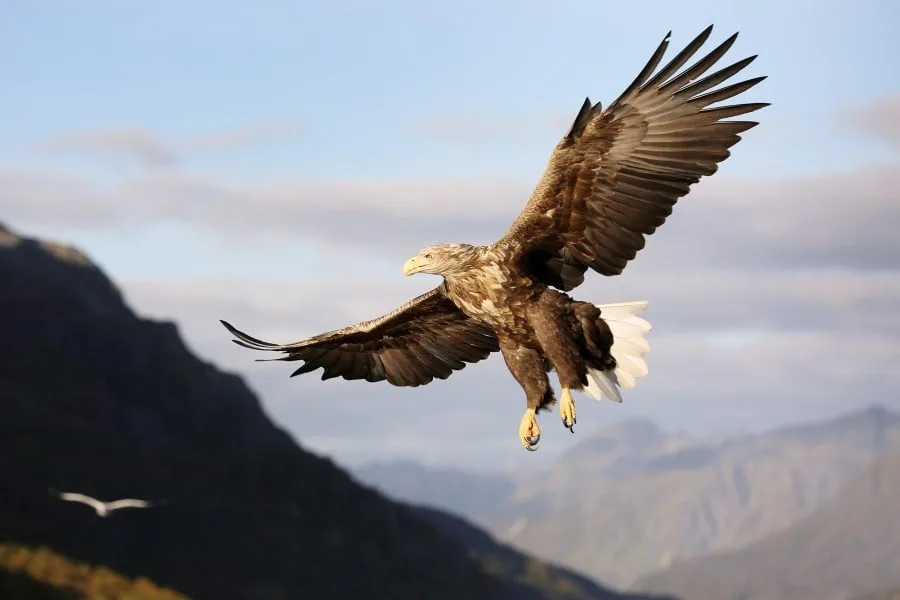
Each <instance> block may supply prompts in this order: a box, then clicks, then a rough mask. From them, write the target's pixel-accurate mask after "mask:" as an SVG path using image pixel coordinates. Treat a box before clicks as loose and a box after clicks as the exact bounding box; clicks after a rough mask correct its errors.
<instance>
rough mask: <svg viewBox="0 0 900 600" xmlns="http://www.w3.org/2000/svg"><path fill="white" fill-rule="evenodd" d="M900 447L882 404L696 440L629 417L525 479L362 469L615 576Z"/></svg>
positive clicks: (744, 523) (845, 476)
mask: <svg viewBox="0 0 900 600" xmlns="http://www.w3.org/2000/svg"><path fill="white" fill-rule="evenodd" d="M897 448H900V416H898V415H897V414H894V413H892V412H889V411H887V410H885V409H884V408H881V407H879V406H872V407H870V408H868V409H866V410H863V411H859V412H854V413H850V414H846V415H844V416H842V417H839V418H836V419H832V420H828V421H823V422H818V423H810V424H806V425H802V426H793V427H786V428H781V429H777V430H774V431H771V432H767V433H761V434H754V435H739V436H725V437H719V438H695V437H690V436H687V435H684V434H670V433H667V432H665V431H662V430H661V429H659V428H658V427H657V426H655V425H654V424H653V423H651V422H649V421H643V420H638V421H629V422H626V423H623V424H622V425H619V426H616V427H613V428H610V429H607V430H604V431H601V432H599V433H597V434H596V435H593V436H591V437H589V438H587V439H585V440H584V441H583V442H581V443H580V444H578V445H577V446H575V447H573V448H572V449H571V451H570V452H569V453H568V454H567V455H565V456H563V457H562V458H561V459H560V461H561V462H562V461H565V464H566V465H567V468H565V469H555V468H553V467H551V468H550V469H548V470H547V471H546V472H543V473H538V474H532V475H531V476H529V477H528V478H524V479H523V478H518V477H517V476H516V475H515V474H497V475H496V476H491V475H489V474H478V475H470V476H467V474H465V473H462V472H452V473H448V472H447V471H445V470H440V469H426V468H424V467H421V466H419V465H412V464H409V463H395V464H378V465H368V466H364V467H361V468H359V469H357V470H356V473H357V476H358V477H360V478H361V479H362V480H364V481H367V482H369V483H371V484H373V485H375V486H377V487H378V488H379V489H382V490H384V491H385V492H386V493H388V494H390V495H391V496H393V497H396V498H402V499H404V500H407V501H412V502H420V503H427V504H432V505H434V506H439V507H441V508H443V509H446V510H451V511H456V512H459V513H461V514H465V515H467V516H468V517H469V518H471V519H473V520H474V521H476V522H478V523H480V524H482V525H484V526H485V527H487V528H489V529H490V530H492V531H493V532H494V533H495V534H496V535H498V536H499V537H501V538H503V539H506V540H508V541H509V542H510V543H512V544H513V545H515V546H517V547H520V548H528V549H529V550H530V551H532V552H536V553H538V554H539V555H540V556H541V557H543V558H546V559H550V560H553V561H557V562H559V563H561V564H564V565H566V566H569V567H571V568H574V569H577V570H579V571H582V572H584V573H588V574H590V575H592V576H594V577H595V578H598V579H600V580H603V581H608V582H611V583H613V584H616V585H629V584H631V583H633V582H635V581H636V580H637V578H638V577H640V576H641V575H642V574H646V573H648V572H651V571H654V570H656V569H658V568H661V567H665V566H667V565H668V564H669V563H670V562H671V561H672V560H674V559H678V558H687V557H692V556H702V555H706V554H709V553H712V552H716V551H723V550H728V549H736V548H741V547H743V546H746V545H747V544H749V543H751V542H753V541H755V540H758V539H760V538H764V537H765V536H767V535H769V534H771V533H773V532H777V531H779V530H781V529H783V528H785V527H788V526H790V525H791V524H793V523H796V522H798V520H799V519H801V518H803V517H805V516H807V515H809V514H810V513H812V512H813V511H815V510H816V509H818V508H819V507H822V506H823V505H825V504H827V503H828V502H830V501H831V500H832V499H833V498H834V497H835V495H836V494H837V493H838V491H839V490H840V489H841V487H842V486H843V485H844V484H845V483H846V482H847V481H848V480H849V479H850V478H852V477H853V476H855V475H857V474H859V473H860V472H861V471H862V470H864V469H865V468H866V467H867V466H868V465H869V464H870V463H871V462H872V461H873V460H874V459H875V458H876V457H878V456H880V455H882V454H884V453H886V452H888V451H889V450H891V449H897Z"/></svg>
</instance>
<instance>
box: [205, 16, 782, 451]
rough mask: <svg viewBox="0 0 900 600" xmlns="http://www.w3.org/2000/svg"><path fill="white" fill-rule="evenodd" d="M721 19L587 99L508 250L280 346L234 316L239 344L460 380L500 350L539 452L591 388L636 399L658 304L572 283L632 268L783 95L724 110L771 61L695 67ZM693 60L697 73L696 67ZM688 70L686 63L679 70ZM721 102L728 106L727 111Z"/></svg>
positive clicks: (450, 268)
mask: <svg viewBox="0 0 900 600" xmlns="http://www.w3.org/2000/svg"><path fill="white" fill-rule="evenodd" d="M712 29H713V26H712V25H710V26H709V27H707V28H706V29H705V30H704V31H703V32H701V33H700V34H699V35H698V36H697V37H696V38H694V40H693V41H691V42H690V43H689V44H688V45H687V46H686V47H685V48H684V49H683V50H681V52H679V53H678V54H677V55H676V56H675V57H673V58H672V59H671V60H670V61H669V62H668V63H667V64H666V65H665V66H663V67H662V68H661V69H659V70H658V71H657V67H658V66H659V64H660V62H661V61H662V59H663V56H664V54H665V53H666V50H667V48H668V45H669V39H670V37H671V35H672V32H671V31H670V32H669V33H668V34H666V36H665V37H664V38H663V40H662V42H661V43H660V44H659V46H658V47H657V48H656V51H655V52H654V53H653V55H652V56H651V57H650V59H649V61H648V62H647V63H646V65H645V66H644V68H643V69H642V70H641V72H640V73H639V74H638V75H637V77H635V79H634V81H633V82H632V83H631V85H629V86H628V87H627V88H626V89H625V91H624V92H622V94H621V95H620V96H619V97H618V98H617V99H616V100H615V101H613V102H612V103H611V104H610V105H609V106H608V107H607V108H606V109H603V107H602V106H601V104H600V103H597V104H592V103H591V101H590V99H589V98H588V99H585V101H584V103H583V104H582V106H581V109H580V110H579V111H578V113H577V115H576V116H575V120H574V122H573V123H572V126H571V127H570V128H569V130H568V132H567V133H566V134H565V136H563V138H562V139H561V140H560V142H559V143H558V144H557V145H556V147H555V148H554V150H553V152H552V154H551V156H550V159H549V162H548V164H547V166H546V168H545V170H544V173H543V175H542V176H541V178H540V180H539V181H538V184H537V186H536V187H535V189H534V191H533V193H532V194H531V197H530V198H529V199H528V201H527V203H526V204H525V206H524V208H523V209H522V210H521V212H520V214H519V215H518V217H517V218H516V219H515V221H514V222H513V223H512V225H511V226H510V227H509V229H508V231H507V232H506V233H505V234H504V235H503V236H502V237H500V238H499V239H498V240H497V241H495V242H494V243H492V244H489V245H484V246H479V245H473V244H465V243H442V244H435V245H430V246H428V247H426V248H424V249H422V250H421V251H420V252H419V253H418V254H417V255H416V256H413V257H412V258H410V259H409V260H407V261H406V262H405V263H404V264H403V275H404V276H408V275H413V274H415V273H428V274H431V275H439V276H441V278H442V280H441V283H440V285H438V286H437V287H435V288H434V289H432V290H431V291H429V292H426V293H424V294H422V295H420V296H418V297H416V298H413V299H412V300H410V301H409V302H407V303H405V304H403V305H402V306H400V307H398V308H397V309H395V310H393V311H391V312H390V313H388V314H385V315H383V316H381V317H378V318H375V319H372V320H369V321H363V322H361V323H358V324H355V325H351V326H349V327H345V328H343V329H338V330H335V331H330V332H327V333H322V334H320V335H316V336H313V337H310V338H307V339H304V340H301V341H299V342H294V343H289V344H273V343H270V342H265V341H262V340H259V339H257V338H254V337H251V336H250V335H247V334H246V333H244V332H242V331H240V330H238V329H236V328H235V327H233V326H232V325H231V324H229V323H228V322H227V321H221V322H222V324H223V325H224V326H225V327H226V328H227V329H228V331H229V332H231V334H232V335H233V336H234V337H235V339H234V340H233V341H234V342H235V343H237V344H239V345H242V346H245V347H248V348H252V349H255V350H265V351H270V352H280V353H283V355H282V356H279V357H278V358H273V359H270V360H284V361H299V362H300V366H299V368H297V369H296V370H295V371H293V373H292V374H291V376H292V377H293V376H295V375H300V374H303V373H309V372H311V371H315V370H316V369H320V368H321V369H322V379H323V380H325V379H331V378H335V377H342V378H344V379H347V380H356V379H364V380H366V381H370V382H376V381H387V382H388V383H390V384H392V385H395V386H410V387H415V386H420V385H425V384H428V383H430V382H431V381H433V380H434V379H446V378H447V377H449V376H450V375H451V374H452V373H453V372H454V371H459V370H461V369H463V368H464V367H465V366H466V365H467V364H471V363H476V362H479V361H482V360H484V359H486V358H488V357H489V356H490V355H491V354H492V353H494V352H498V351H499V352H500V354H501V355H502V356H503V359H504V361H505V363H506V366H507V368H508V369H509V371H510V373H511V374H512V376H513V377H514V378H515V380H516V381H517V382H518V383H519V385H520V386H521V387H522V389H523V390H524V393H525V401H526V410H525V413H524V415H523V416H522V419H521V421H520V424H519V430H518V435H519V439H520V442H521V444H522V445H523V446H524V447H525V448H526V449H527V450H531V451H533V450H536V449H537V447H538V442H539V441H540V437H541V430H540V428H539V426H538V422H537V419H536V416H537V415H538V413H539V412H541V411H543V410H549V408H550V407H552V406H554V405H556V404H557V398H556V396H555V394H554V390H553V388H552V387H551V383H550V377H549V373H550V372H555V373H556V377H557V379H558V382H559V387H560V398H559V401H558V404H559V411H560V417H561V419H562V423H563V426H564V427H566V428H567V429H569V430H570V431H572V432H574V425H575V423H576V418H575V417H576V415H575V401H574V399H573V397H572V392H574V391H580V392H582V393H585V394H587V395H589V396H591V397H593V398H595V399H597V400H599V399H601V398H603V397H606V398H608V399H610V400H614V401H616V402H621V401H622V396H621V393H620V391H619V388H623V389H629V388H631V387H633V386H634V384H635V379H637V378H639V377H642V376H644V375H646V374H647V365H646V362H645V360H644V356H645V354H646V353H647V352H648V351H649V344H648V342H647V339H646V337H647V335H648V333H649V331H650V324H649V322H647V321H646V320H644V319H643V318H641V317H640V316H639V315H640V314H641V313H642V312H643V310H644V309H645V308H646V306H647V302H644V301H639V302H622V303H616V304H592V303H590V302H585V301H581V300H576V299H574V298H573V297H572V296H570V295H569V292H571V291H572V290H574V289H575V288H576V287H578V286H579V285H580V284H581V283H582V282H583V281H584V278H585V274H586V273H587V271H588V270H592V271H595V272H596V273H599V274H601V275H606V276H614V275H618V274H620V273H621V272H622V270H623V269H624V268H625V266H626V265H627V264H628V261H630V260H631V259H632V258H634V257H635V255H636V253H637V252H638V250H640V249H641V248H643V247H644V244H645V241H646V236H648V235H651V234H652V233H653V232H654V231H655V230H656V229H657V228H658V227H659V226H660V225H662V224H663V223H664V222H665V220H666V218H667V217H668V216H669V215H670V214H671V213H672V208H673V207H674V206H675V203H676V202H677V201H678V199H679V198H681V197H683V196H685V195H686V194H688V192H689V191H690V188H691V186H692V185H693V184H695V183H697V182H698V181H699V180H700V179H701V178H702V177H703V176H708V175H712V174H713V173H715V172H716V170H717V169H718V165H719V163H721V162H722V161H724V160H725V159H726V158H728V156H729V155H730V148H731V147H732V146H733V145H735V144H736V143H737V142H738V141H739V140H740V139H741V134H742V133H744V132H745V131H747V130H749V129H751V128H752V127H754V126H756V125H757V124H758V123H757V122H755V121H746V120H729V119H730V118H732V117H736V116H739V115H744V114H747V113H750V112H753V111H756V110H759V109H761V108H764V107H766V106H768V105H769V103H768V102H748V103H735V104H728V105H724V106H723V105H720V104H717V103H719V102H721V101H724V100H728V99H730V98H734V97H735V96H737V95H739V94H741V93H742V92H745V91H747V90H749V89H750V88H752V87H753V86H755V85H757V84H758V83H760V82H761V81H763V80H764V79H765V77H754V78H752V79H746V80H743V81H739V82H736V83H728V84H727V85H724V86H720V84H723V83H725V82H729V80H731V79H732V78H733V77H734V76H735V75H736V74H737V73H739V72H740V71H741V70H743V69H744V68H745V67H747V65H749V64H750V63H751V62H753V60H754V59H755V58H756V56H755V55H754V56H750V57H748V58H744V59H742V60H739V61H737V62H735V63H734V64H731V65H729V66H726V67H724V68H721V69H718V70H716V71H714V72H713V73H709V74H708V72H709V71H710V69H711V68H712V67H713V66H714V65H716V64H717V63H718V61H719V59H721V58H722V56H723V55H724V54H725V53H726V52H727V51H728V50H729V48H730V47H731V46H732V45H733V44H734V42H735V40H736V39H737V35H738V34H737V33H735V34H733V35H732V36H731V37H729V38H728V39H726V40H725V41H724V42H722V43H721V44H719V45H718V46H716V47H715V48H714V49H712V50H711V51H709V53H708V54H706V55H705V56H703V57H702V58H700V59H698V60H696V61H694V62H692V63H691V64H690V65H689V66H687V67H685V68H684V69H682V67H684V65H686V64H687V63H688V62H689V61H691V59H692V58H693V57H694V56H695V54H697V52H698V50H699V49H700V48H701V47H702V46H703V45H704V43H705V42H706V41H707V39H708V38H709V36H710V34H711V33H712ZM680 69H681V70H680ZM679 70H680V71H679ZM714 105H715V106H714Z"/></svg>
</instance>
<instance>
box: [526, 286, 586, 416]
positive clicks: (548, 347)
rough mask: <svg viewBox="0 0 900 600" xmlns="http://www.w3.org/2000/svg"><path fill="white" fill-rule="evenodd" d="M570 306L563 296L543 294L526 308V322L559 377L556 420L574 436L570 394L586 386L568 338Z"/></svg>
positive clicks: (581, 360)
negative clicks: (557, 418) (560, 391)
mask: <svg viewBox="0 0 900 600" xmlns="http://www.w3.org/2000/svg"><path fill="white" fill-rule="evenodd" d="M571 302H572V301H571V300H570V299H569V298H568V296H566V295H564V294H561V293H559V292H556V291H555V290H546V291H545V292H544V293H543V294H541V298H540V299H539V300H538V301H537V302H536V303H534V304H533V305H532V306H531V307H530V310H529V314H528V319H529V322H530V323H531V327H532V329H533V330H534V335H535V337H536V338H537V341H538V343H539V344H540V345H541V349H542V350H543V351H544V355H545V356H546V357H547V360H548V361H549V362H550V365H551V366H552V367H553V370H555V371H556V375H557V377H559V385H560V387H561V388H562V393H561V398H560V404H559V416H560V417H561V419H562V424H563V427H565V428H566V429H568V430H569V431H571V432H572V433H575V399H574V398H572V390H580V389H582V388H583V387H584V385H585V383H587V366H586V365H585V362H584V358H583V357H582V356H581V353H580V351H579V348H578V344H577V341H576V339H575V338H574V336H573V334H572V324H571V323H570V322H569V321H570V320H571V315H572V313H571V308H570V306H569V305H570V304H571Z"/></svg>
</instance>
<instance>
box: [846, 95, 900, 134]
mask: <svg viewBox="0 0 900 600" xmlns="http://www.w3.org/2000/svg"><path fill="white" fill-rule="evenodd" d="M841 121H842V122H843V123H844V124H845V125H846V126H848V127H850V128H852V129H855V130H856V131H859V132H860V133H864V134H866V135H871V136H873V137H875V138H878V139H881V140H884V141H886V142H888V143H889V144H892V145H894V146H897V147H900V92H895V93H894V94H891V95H890V96H887V97H884V98H879V99H878V100H874V101H872V102H869V103H868V104H864V105H862V106H859V107H856V108H853V109H851V110H848V111H846V112H845V113H844V114H843V115H842V119H841Z"/></svg>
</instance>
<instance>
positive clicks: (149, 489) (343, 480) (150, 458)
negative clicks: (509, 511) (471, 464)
mask: <svg viewBox="0 0 900 600" xmlns="http://www.w3.org/2000/svg"><path fill="white" fill-rule="evenodd" d="M0 282H2V285H0V339H2V344H0V389H2V391H3V392H2V398H3V403H2V406H0V411H2V413H0V481H2V482H3V491H2V493H0V544H2V545H3V547H4V548H11V549H12V550H10V551H9V552H7V553H6V554H3V557H2V558H3V561H2V564H0V585H2V586H6V587H5V588H0V591H4V590H5V591H4V593H7V592H9V593H16V594H18V593H19V592H10V590H11V589H15V590H20V591H21V590H26V589H27V590H29V591H27V592H22V593H27V594H34V595H28V596H27V597H31V598H37V597H46V598H50V597H53V598H58V597H66V598H69V597H85V598H87V597H96V596H95V594H96V593H98V589H100V588H99V587H97V586H101V587H102V585H103V583H102V582H103V581H104V580H105V581H106V582H107V583H108V584H110V585H113V583H111V582H116V583H115V585H116V586H120V587H121V588H122V589H123V590H125V589H126V588H127V589H131V586H143V587H144V588H145V591H146V590H150V589H153V590H157V591H156V592H154V593H170V594H176V595H177V594H180V595H182V596H187V597H190V598H198V599H205V598H210V599H216V600H219V599H222V600H232V599H233V600H242V599H248V600H251V599H252V600H278V599H287V598H300V597H304V598H306V597H309V598H331V599H341V598H353V599H354V600H355V599H358V598H396V599H403V598H409V599H411V600H413V599H414V600H421V599H422V598H429V599H440V598H453V599H454V600H455V599H459V598H466V599H490V600H504V599H509V600H529V599H531V600H539V599H547V600H550V599H560V600H562V599H567V600H588V599H595V600H598V599H615V598H625V597H626V596H625V595H620V594H617V593H615V592H612V591H610V590H607V589H605V588H603V587H601V586H599V585H597V584H596V583H594V582H593V581H591V580H589V579H587V578H585V577H582V576H580V575H577V574H575V573H573V572H571V571H569V570H566V569H562V568H558V567H555V566H553V565H551V564H548V563H547V562H544V561H542V560H539V559H535V558H533V557H531V556H528V555H525V554H523V553H521V552H518V551H516V550H514V549H512V548H508V547H505V546H503V545H502V544H498V543H497V542H496V541H494V539H493V538H492V537H491V536H489V535H488V534H486V533H485V532H483V531H481V530H479V529H477V528H476V527H474V526H472V525H470V524H469V523H467V522H466V521H464V520H462V519H459V518H457V517H454V516H451V515H446V514H443V513H441V512H438V511H433V510H427V509H421V508H412V507H409V506H405V505H401V504H398V503H396V502H392V501H390V500H387V499H385V498H384V497H383V496H382V495H381V494H379V493H377V492H375V491H373V490H371V489H368V488H366V487H364V486H361V485H359V484H358V483H357V482H356V481H354V480H353V479H352V478H351V477H350V476H349V475H348V474H347V473H345V472H344V471H343V470H341V469H340V468H338V467H337V466H336V465H334V464H333V463H332V462H331V461H329V460H328V459H325V458H322V457H319V456H315V455H313V454H311V453H309V452H307V451H305V450H303V449H302V448H300V447H299V446H298V445H297V444H296V443H295V442H294V441H293V440H292V439H291V438H290V437H289V436H288V435H287V434H286V433H285V432H283V431H282V430H280V429H279V428H278V427H276V426H275V425H273V423H272V422H271V421H270V420H269V418H268V417H267V416H266V415H265V414H264V412H263V411H262V409H261V408H260V404H259V402H258V400H257V398H255V397H254V396H253V394H252V393H251V392H250V390H249V389H248V388H247V386H246V385H245V384H244V382H243V381H242V380H241V379H240V378H239V377H237V376H235V375H232V374H227V373H223V372H221V371H220V370H218V369H217V368H216V367H215V366H213V365H212V364H209V363H206V362H204V361H202V360H199V359H198V358H196V357H195V356H193V355H192V354H191V353H190V352H189V351H188V350H187V349H186V348H185V346H184V344H183V342H182V340H181V338H180V336H179V334H178V330H177V328H176V327H175V325H174V324H172V323H170V322H160V321H151V320H147V319H140V318H138V317H136V316H135V315H134V313H133V312H132V311H131V310H130V309H129V307H128V306H127V305H126V304H125V303H124V301H123V299H122V297H121V295H120V294H119V292H118V291H117V289H116V288H115V286H114V285H113V284H112V283H111V282H110V281H109V280H108V279H107V278H106V277H105V276H104V274H103V273H102V272H101V271H100V270H99V269H98V268H97V267H96V266H95V265H93V264H92V263H91V261H90V260H88V258H87V257H85V256H84V255H83V254H82V253H80V252H79V251H77V250H76V249H74V248H72V247H69V246H66V245H61V244H56V243H53V242H47V241H42V240H33V239H28V238H24V237H21V236H19V235H17V234H15V233H13V232H11V231H9V230H7V229H5V228H3V227H0ZM223 339H227V338H223ZM49 488H55V489H60V490H74V491H80V492H83V493H87V494H90V495H92V496H95V497H99V498H103V499H112V498H119V497H137V498H145V499H148V500H151V501H164V504H162V505H161V506H157V507H153V508H150V509H144V510H131V511H123V512H121V513H116V514H113V515H112V516H110V517H109V518H106V519H100V518H98V517H97V515H96V514H94V512H93V511H92V510H91V509H90V508H89V507H86V506H83V505H78V504H71V503H66V502H61V501H60V500H59V499H57V498H55V497H53V496H51V495H50V494H49V493H48V489H49ZM42 547H43V548H49V549H52V550H53V553H47V552H46V551H43V550H40V548H42ZM48 565H51V566H52V565H56V567H52V568H51V566H48ZM60 565H62V566H60ZM88 565H90V566H88ZM57 567H59V568H57ZM142 577H147V578H149V579H150V580H152V581H153V584H152V586H151V584H149V583H147V582H146V581H145V580H143V579H141V578H142ZM32 580H33V581H34V585H31V583H29V582H30V581H32ZM66 582H69V583H72V585H68V584H67V583H66ZM73 582H74V583H73ZM10 586H12V587H10ZM66 586H68V587H66ZM157 586H161V587H164V588H168V589H169V592H160V591H159V590H160V589H161V588H160V587H157ZM41 590H43V591H41ZM54 590H55V591H54ZM79 590H80V591H79ZM57 592H58V593H57ZM130 593H131V592H123V594H126V595H127V594H130ZM126 595H104V596H103V597H105V598H114V597H121V598H125V597H126ZM5 597H16V596H5ZM17 597H23V596H17ZM127 597H132V598H133V597H135V596H134V595H128V596H127ZM147 597H149V596H147ZM627 597H629V598H635V599H637V598H644V596H627Z"/></svg>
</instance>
